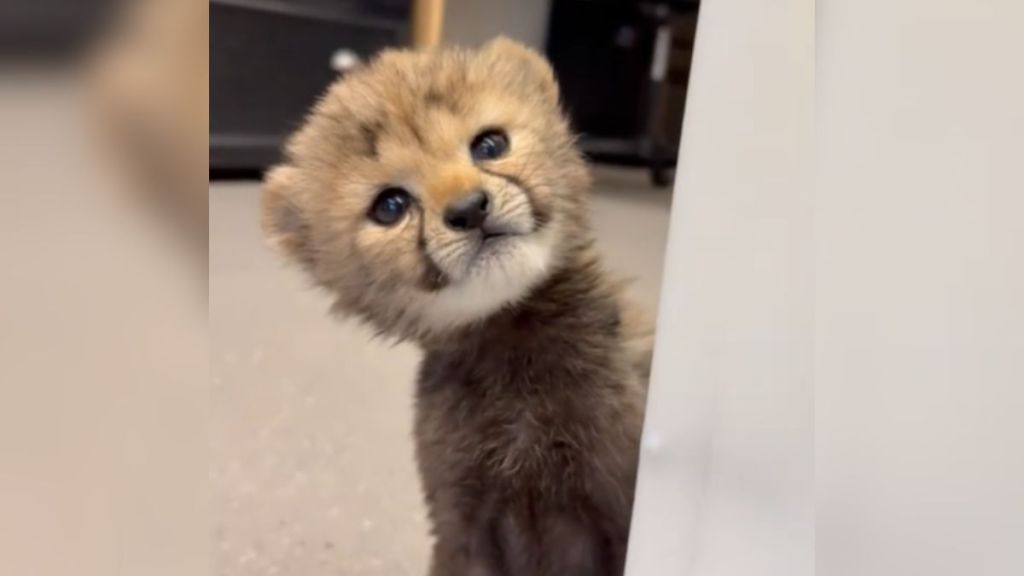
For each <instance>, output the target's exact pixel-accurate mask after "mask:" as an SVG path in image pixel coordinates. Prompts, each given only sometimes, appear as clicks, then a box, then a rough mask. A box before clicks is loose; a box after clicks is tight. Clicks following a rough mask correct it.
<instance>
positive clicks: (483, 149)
mask: <svg viewBox="0 0 1024 576" xmlns="http://www.w3.org/2000/svg"><path fill="white" fill-rule="evenodd" d="M506 152H508V134H505V132H504V131H502V130H496V129H495V130H484V131H483V132H481V133H479V134H477V135H476V137H475V138H473V142H472V143H470V145H469V153H470V154H471V155H472V156H473V160H494V159H495V158H501V157H502V156H504V155H505V153H506Z"/></svg>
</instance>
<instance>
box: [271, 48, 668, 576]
mask: <svg viewBox="0 0 1024 576" xmlns="http://www.w3.org/2000/svg"><path fill="white" fill-rule="evenodd" d="M494 129H500V130H501V131H503V133H506V134H507V136H508V141H509V142H510V144H509V147H508V151H507V153H505V154H503V155H502V156H501V157H498V158H491V159H483V160H481V159H479V158H477V157H474V156H472V155H470V154H469V153H468V152H467V150H468V147H469V145H470V143H471V142H473V141H474V139H475V138H477V137H478V136H479V135H480V134H481V133H486V132H487V131H488V130H494ZM286 156H287V161H286V162H285V163H284V164H282V165H281V166H278V167H277V168H275V169H274V170H273V171H272V172H270V173H269V174H268V177H267V185H266V193H265V196H264V227H265V230H266V231H267V234H268V236H269V237H270V239H271V240H272V241H273V242H274V243H275V244H277V245H278V246H280V247H281V248H282V249H283V250H284V251H285V253H286V254H288V255H289V256H290V257H291V258H293V259H294V260H295V261H297V262H299V263H300V264H302V265H303V266H304V267H305V269H306V270H307V271H308V272H309V273H310V274H311V276H312V277H313V279H314V280H315V281H316V282H317V283H318V284H319V285H321V286H322V287H324V288H326V289H327V290H329V291H330V292H331V293H332V294H333V295H334V296H335V298H336V303H335V306H334V308H335V310H336V311H337V312H339V313H342V314H345V315H348V316H353V317H355V318H358V319H360V320H362V321H364V322H366V323H368V324H370V325H371V326H373V327H374V328H375V329H377V330H378V331H380V332H381V333H383V334H387V335H389V336H392V337H395V338H400V339H408V340H412V341H415V342H417V343H419V344H420V346H421V347H422V348H423V349H424V351H425V357H424V360H423V363H422V366H421V369H420V375H419V379H418V384H417V392H416V445H417V459H418V461H419V468H420V473H421V477H422V482H423V487H424V491H425V494H426V501H427V505H428V508H429V512H430V517H431V519H432V522H433V531H434V534H435V549H434V556H433V560H432V568H431V575H432V576H526V575H530V576H576V575H579V576H584V575H586V576H617V575H618V574H621V572H622V568H623V562H624V556H625V549H626V540H627V535H628V528H629V517H630V510H631V506H632V495H633V486H634V478H635V472H636V465H637V461H636V460H637V449H638V442H639V435H640V428H641V420H642V413H643V399H644V384H645V382H644V379H645V370H646V367H647V363H648V361H649V343H650V342H649V337H650V330H649V328H648V326H647V325H646V324H645V323H643V322H638V321H637V319H636V318H637V317H636V316H635V315H634V314H633V312H632V311H631V310H627V309H626V307H625V306H624V302H623V300H622V298H621V296H620V294H619V290H618V288H617V285H616V284H615V283H613V282H611V281H609V279H608V278H607V276H606V274H605V272H604V271H603V270H602V268H601V266H600V263H599V260H598V258H597V257H596V256H595V253H594V250H593V248H592V244H593V242H592V238H591V233H590V228H589V219H588V206H587V202H586V194H587V188H588V186H589V177H588V175H587V171H586V167H585V165H584V163H583V161H582V159H581V158H580V156H579V154H578V152H577V151H576V150H575V147H574V146H573V139H572V135H571V133H570V131H569V128H568V125H567V123H566V121H565V119H564V117H563V115H562V114H561V111H560V110H559V107H558V91H557V86H556V84H555V82H554V77H553V74H552V73H551V69H550V67H549V66H548V65H547V63H546V62H544V60H543V59H542V58H541V57H539V56H538V55H537V54H535V53H533V52H532V51H530V50H528V49H526V48H524V47H522V46H519V45H518V44H515V43H512V42H509V41H507V40H500V39H499V40H497V41H494V42H492V43H491V44H489V45H487V46H486V47H484V48H482V49H481V50H479V51H476V52H468V51H458V50H450V51H443V52H438V53H426V54H417V53H411V52H390V53H386V54H384V55H383V56H381V57H379V58H378V59H377V60H375V61H374V62H373V63H371V64H370V65H368V66H367V67H366V68H364V69H362V70H359V71H357V72H355V73H353V74H352V75H351V76H349V77H347V78H346V79H345V80H342V81H340V82H338V83H337V84H336V85H335V86H333V87H332V88H331V89H330V91H328V93H327V94H326V95H325V96H324V98H323V99H322V100H321V101H320V102H319V103H318V105H317V107H316V108H315V109H314V111H313V112H312V113H311V115H310V116H309V118H308V119H307V121H306V124H305V125H304V126H303V128H302V129H301V130H300V131H299V132H298V133H297V134H296V135H295V136H294V137H293V138H292V140H291V142H290V144H289V146H288V149H287V154H286ZM394 186H401V187H402V188H403V189H405V190H407V191H408V194H409V196H410V199H411V200H410V202H412V204H411V208H409V210H408V212H407V213H405V214H404V215H403V216H402V218H401V219H400V220H398V221H397V222H395V223H393V224H388V225H381V224H380V223H376V222H373V221H371V219H369V218H368V216H367V215H368V213H369V212H370V211H371V210H372V206H374V203H375V201H376V200H375V199H376V198H377V197H378V194H379V193H381V191H382V190H387V189H389V188H391V187H394ZM479 190H483V191H485V192H486V194H487V196H488V198H489V200H490V204H489V206H490V212H489V213H488V216H487V220H486V223H485V226H484V227H482V228H481V229H480V230H469V231H466V230H453V229H452V228H451V226H448V227H446V226H445V224H444V222H445V220H444V218H443V215H444V214H445V210H446V208H447V207H449V206H451V205H452V204H453V203H456V202H458V201H460V199H462V198H466V197H468V195H470V194H472V193H473V192H475V191H479ZM487 226H495V227H497V228H496V229H499V230H500V234H498V235H496V236H493V237H492V236H488V234H487V233H486V229H487V228H486V227H487ZM495 238H496V239H495Z"/></svg>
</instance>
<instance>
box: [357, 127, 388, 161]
mask: <svg viewBox="0 0 1024 576" xmlns="http://www.w3.org/2000/svg"><path fill="white" fill-rule="evenodd" d="M383 129H384V123H383V122H381V121H380V120H374V121H372V122H367V123H365V124H360V125H359V134H360V135H361V136H362V137H363V143H364V144H365V145H366V155H367V156H369V157H370V158H373V159H374V160H376V159H377V157H378V150H377V143H378V141H379V140H380V132H381V130H383Z"/></svg>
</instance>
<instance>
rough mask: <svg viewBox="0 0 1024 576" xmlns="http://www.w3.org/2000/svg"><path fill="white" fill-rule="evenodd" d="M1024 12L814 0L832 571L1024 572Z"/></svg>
mask: <svg viewBox="0 0 1024 576" xmlns="http://www.w3.org/2000/svg"><path fill="white" fill-rule="evenodd" d="M1022 25H1024V3H1022V2H1020V0H972V1H970V2H964V1H962V0H929V1H917V0H914V1H911V0H904V1H900V2H893V1H891V0H823V1H822V2H821V3H820V5H819V9H818V27H817V33H818V38H817V55H818V58H817V64H818V68H817V122H816V124H817V141H818V148H819V153H820V156H819V160H820V163H819V169H820V175H819V188H818V190H819V191H818V194H817V204H816V212H817V215H816V242H817V244H816V251H817V256H816V259H815V263H816V266H815V271H816V276H815V283H816V288H817V297H816V299H817V303H816V309H815V325H816V331H815V332H816V340H815V341H816V351H815V386H816V390H815V395H816V405H815V408H816V411H815V419H816V461H815V463H816V477H817V492H818V498H817V503H816V513H817V542H818V550H817V568H818V573H819V574H824V575H828V576H861V575H878V576H887V575H890V574H893V575H910V574H927V575H929V576H945V575H957V576H963V575H967V574H970V575H978V576H1011V575H1014V576H1016V575H1020V574H1024V419H1022V414H1024V169H1022V161H1024V144H1022V134H1024V61H1022V57H1024V36H1022V35H1021V30H1022Z"/></svg>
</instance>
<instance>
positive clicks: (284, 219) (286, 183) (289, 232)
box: [261, 165, 313, 265]
mask: <svg viewBox="0 0 1024 576" xmlns="http://www.w3.org/2000/svg"><path fill="white" fill-rule="evenodd" d="M301 195H302V190H301V177H300V174H299V170H298V169H297V168H295V167H293V166H288V165H282V166H277V167H275V168H273V169H271V170H270V171H269V172H267V174H266V176H265V177H264V179H263V206H262V216H261V220H262V224H263V234H264V235H265V236H266V238H267V241H268V242H270V244H271V245H273V246H275V247H277V248H278V249H280V250H282V251H283V252H284V253H285V254H286V255H287V256H288V257H290V258H293V259H295V260H297V261H299V262H301V263H302V264H305V265H312V258H313V253H312V251H311V250H310V247H309V235H310V230H309V222H308V220H307V219H306V215H305V212H304V211H303V209H302V207H301Z"/></svg>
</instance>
